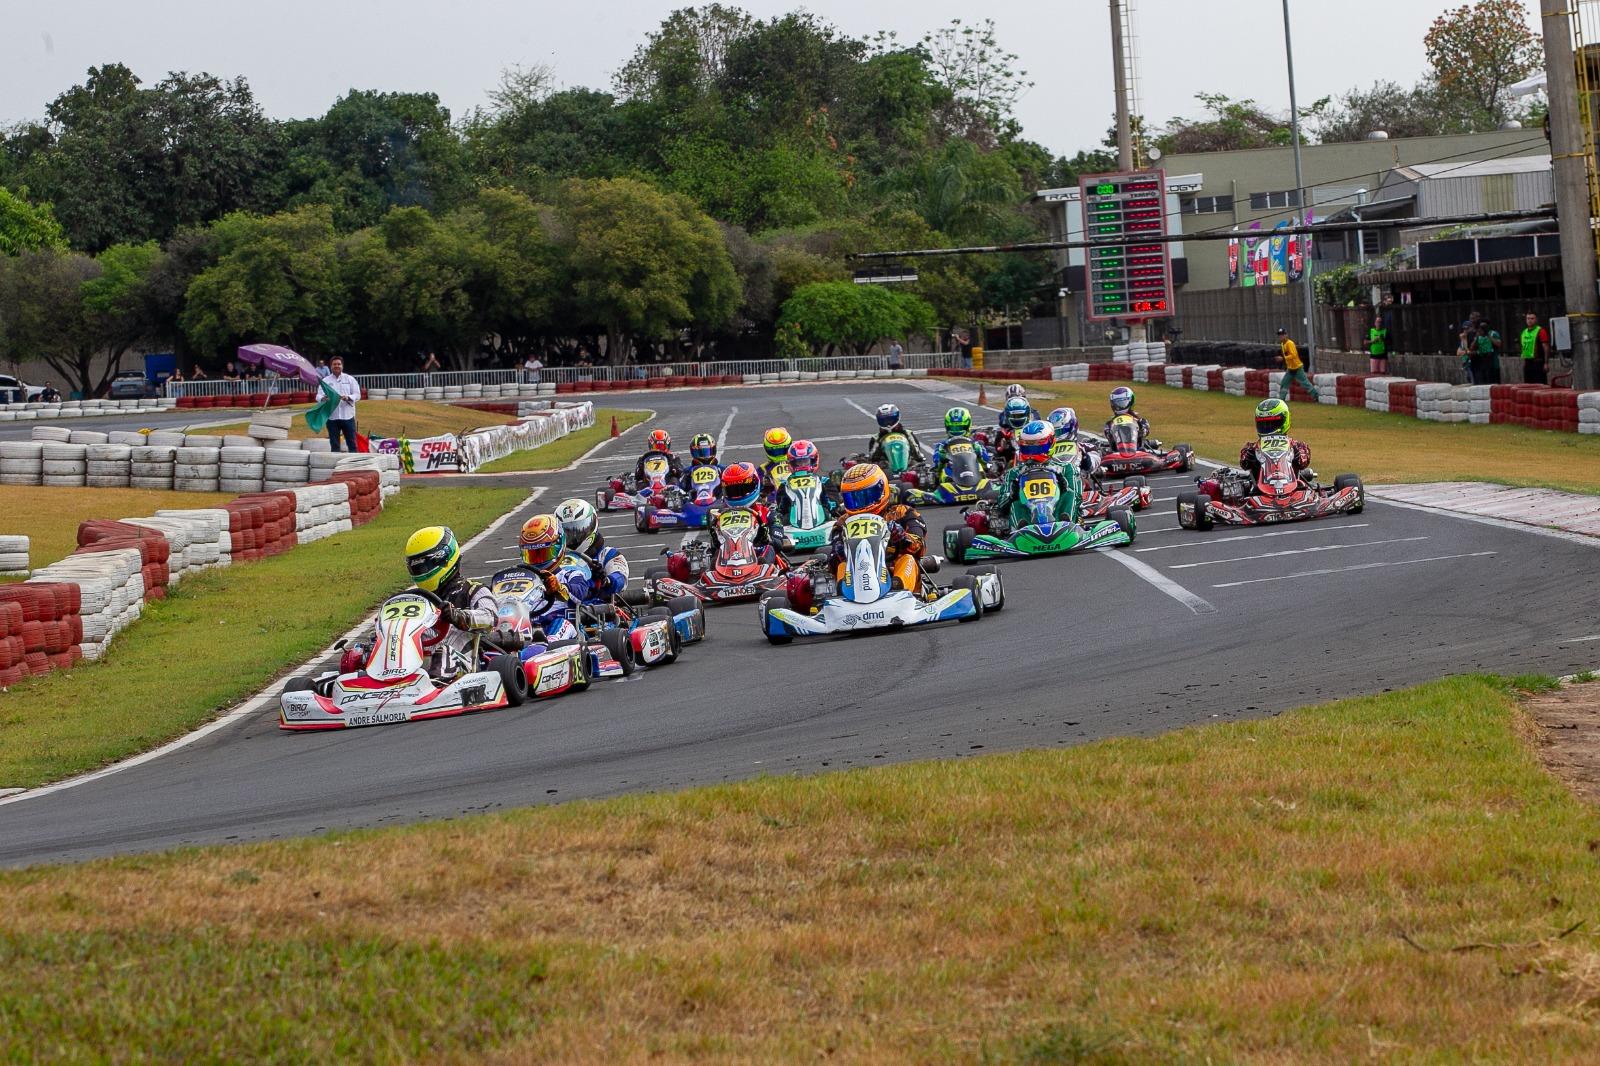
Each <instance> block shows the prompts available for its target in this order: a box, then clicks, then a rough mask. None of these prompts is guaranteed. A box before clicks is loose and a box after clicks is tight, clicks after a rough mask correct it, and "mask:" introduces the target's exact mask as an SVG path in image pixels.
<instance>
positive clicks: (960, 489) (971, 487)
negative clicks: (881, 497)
mask: <svg viewBox="0 0 1600 1066" xmlns="http://www.w3.org/2000/svg"><path fill="white" fill-rule="evenodd" d="M901 481H902V482H903V483H904V484H905V486H906V487H905V490H904V498H905V501H906V502H907V503H909V504H910V505H911V506H913V507H939V506H942V505H949V504H963V503H977V502H978V501H979V500H986V499H993V498H994V495H995V486H994V483H993V482H992V481H990V480H989V471H988V470H986V469H984V464H983V460H982V458H981V457H980V455H979V453H978V448H977V446H976V445H975V444H974V443H973V442H972V441H971V440H970V439H969V438H967V437H951V438H950V439H949V440H947V441H945V442H944V462H943V463H941V464H940V468H939V469H938V470H932V469H930V468H928V467H927V466H923V467H921V468H919V469H915V470H908V471H906V472H905V473H904V474H902V475H901Z"/></svg>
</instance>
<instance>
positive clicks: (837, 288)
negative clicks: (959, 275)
mask: <svg viewBox="0 0 1600 1066" xmlns="http://www.w3.org/2000/svg"><path fill="white" fill-rule="evenodd" d="M936 321H937V319H936V318H935V317H934V313H933V308H932V307H931V306H929V304H928V302H927V301H926V300H924V299H922V298H921V297H919V296H913V295H912V294H910V293H905V292H895V291H892V290H890V289H889V288H888V287H886V286H883V285H857V284H855V283H854V282H849V281H823V282H816V283H813V284H811V285H806V286H804V287H802V288H800V289H797V290H796V291H795V294H794V295H793V296H791V297H789V299H787V300H785V301H784V304H783V314H782V317H781V318H780V320H779V334H778V336H779V337H782V336H783V335H784V331H785V330H794V329H797V330H798V331H799V335H800V337H801V338H802V339H803V340H804V341H805V342H806V343H808V344H810V345H812V346H813V347H815V348H819V349H821V350H822V351H823V354H825V355H832V354H833V353H834V351H835V349H841V348H842V349H844V350H845V351H847V352H849V353H851V354H854V355H860V354H863V353H864V352H866V350H867V349H868V348H870V347H872V346H873V345H874V344H876V343H877V342H878V341H880V340H882V339H883V338H885V337H904V336H908V335H910V334H912V333H928V332H931V331H932V330H933V329H934V328H935V324H936Z"/></svg>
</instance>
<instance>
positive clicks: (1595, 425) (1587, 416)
mask: <svg viewBox="0 0 1600 1066" xmlns="http://www.w3.org/2000/svg"><path fill="white" fill-rule="evenodd" d="M1485 391H1487V386H1485ZM1484 421H1488V417H1487V416H1485V418H1484ZM1578 432H1579V433H1583V434H1586V435H1589V436H1594V435H1596V434H1600V392H1580V393H1579V394H1578Z"/></svg>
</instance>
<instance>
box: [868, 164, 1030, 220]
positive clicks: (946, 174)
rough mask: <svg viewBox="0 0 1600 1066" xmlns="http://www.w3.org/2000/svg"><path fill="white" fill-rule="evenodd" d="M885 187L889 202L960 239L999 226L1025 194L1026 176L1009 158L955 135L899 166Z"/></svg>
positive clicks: (884, 183) (888, 177) (885, 182)
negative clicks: (931, 151) (1020, 175)
mask: <svg viewBox="0 0 1600 1066" xmlns="http://www.w3.org/2000/svg"><path fill="white" fill-rule="evenodd" d="M882 188H883V191H884V192H885V193H886V198H887V199H888V200H889V201H890V202H892V203H895V204H899V205H903V206H905V207H909V208H910V209H911V210H913V211H915V212H916V213H917V214H918V215H920V216H922V219H923V221H925V222H926V223H927V224H928V226H929V227H930V228H932V229H934V230H937V231H939V232H941V233H945V234H949V235H950V236H951V237H956V238H958V239H960V238H976V237H982V236H985V235H987V234H991V233H993V232H995V230H996V227H997V223H998V222H999V221H1000V220H1001V219H1003V218H1005V217H1006V216H1007V215H1008V214H1010V213H1011V212H1010V210H1009V209H1011V208H1014V207H1015V206H1016V205H1017V204H1018V203H1020V201H1021V199H1022V183H1021V179H1020V178H1018V176H1017V172H1016V171H1015V170H1013V169H1012V168H1011V166H1010V164H1008V163H1007V162H1006V160H1005V159H1004V158H1003V157H1002V156H1001V155H999V154H995V153H991V154H984V153H983V152H982V151H980V150H979V148H978V146H977V145H975V144H974V143H972V142H971V141H966V140H953V141H950V142H948V143H947V144H946V145H945V146H944V148H943V149H941V150H940V151H939V152H938V153H937V154H933V155H928V156H924V157H922V158H920V159H918V160H917V161H916V162H915V163H914V164H912V165H910V166H907V167H904V168H902V169H900V170H897V171H894V172H893V173H891V174H889V175H887V176H886V177H885V178H884V180H883V182H882Z"/></svg>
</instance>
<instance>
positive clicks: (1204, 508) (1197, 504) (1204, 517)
mask: <svg viewBox="0 0 1600 1066" xmlns="http://www.w3.org/2000/svg"><path fill="white" fill-rule="evenodd" d="M1185 506H1187V507H1189V508H1190V510H1191V511H1192V512H1193V515H1194V518H1193V519H1192V520H1191V521H1189V522H1186V521H1184V517H1183V509H1184V507H1185ZM1178 524H1179V525H1180V526H1182V527H1183V528H1185V529H1198V530H1201V531H1205V530H1208V529H1210V528H1211V527H1212V526H1213V525H1214V523H1213V521H1212V519H1211V497H1210V496H1207V495H1206V494H1205V493H1203V492H1180V493H1178Z"/></svg>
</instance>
